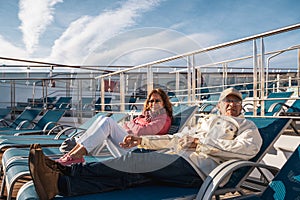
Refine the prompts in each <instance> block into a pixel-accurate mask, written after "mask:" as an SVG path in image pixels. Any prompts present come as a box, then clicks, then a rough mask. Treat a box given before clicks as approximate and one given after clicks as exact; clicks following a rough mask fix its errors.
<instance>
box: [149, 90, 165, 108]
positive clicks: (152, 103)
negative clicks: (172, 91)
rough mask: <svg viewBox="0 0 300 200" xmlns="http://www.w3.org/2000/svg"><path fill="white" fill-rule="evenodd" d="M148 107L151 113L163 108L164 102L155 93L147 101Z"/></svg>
mask: <svg viewBox="0 0 300 200" xmlns="http://www.w3.org/2000/svg"><path fill="white" fill-rule="evenodd" d="M148 104H149V107H150V109H151V110H152V111H155V110H158V109H160V108H163V107H164V106H165V105H164V101H163V100H162V98H161V96H160V95H159V94H157V93H153V94H152V95H151V97H150V99H149V101H148Z"/></svg>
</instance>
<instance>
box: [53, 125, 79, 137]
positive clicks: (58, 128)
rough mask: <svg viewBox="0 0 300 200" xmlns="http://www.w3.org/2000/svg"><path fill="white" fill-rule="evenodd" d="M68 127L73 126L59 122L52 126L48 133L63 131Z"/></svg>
mask: <svg viewBox="0 0 300 200" xmlns="http://www.w3.org/2000/svg"><path fill="white" fill-rule="evenodd" d="M68 128H73V126H70V125H66V124H58V125H56V126H54V127H53V128H51V129H50V130H49V131H48V133H47V135H54V134H57V132H60V131H63V130H65V129H68Z"/></svg>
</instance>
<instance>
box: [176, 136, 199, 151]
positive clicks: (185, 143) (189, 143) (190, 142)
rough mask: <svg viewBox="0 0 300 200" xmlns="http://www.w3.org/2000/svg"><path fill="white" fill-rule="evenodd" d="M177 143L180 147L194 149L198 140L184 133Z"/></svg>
mask: <svg viewBox="0 0 300 200" xmlns="http://www.w3.org/2000/svg"><path fill="white" fill-rule="evenodd" d="M178 143H179V145H180V146H181V148H182V149H196V147H197V145H198V143H199V140H198V138H194V137H192V136H189V135H185V136H183V137H182V138H180V139H179V140H178Z"/></svg>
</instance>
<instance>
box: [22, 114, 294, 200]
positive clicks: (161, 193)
mask: <svg viewBox="0 0 300 200" xmlns="http://www.w3.org/2000/svg"><path fill="white" fill-rule="evenodd" d="M251 120H253V121H254V123H255V124H257V126H258V128H259V131H260V133H261V135H262V137H263V146H262V148H261V150H260V152H259V153H258V155H257V156H256V157H255V158H253V159H252V160H253V161H254V162H256V161H259V160H260V159H261V158H262V157H263V156H264V155H265V153H266V152H267V151H268V149H269V148H270V147H271V146H272V144H273V143H274V142H275V141H276V139H277V138H278V137H279V136H280V134H281V133H282V132H283V130H284V129H285V128H286V127H287V126H288V124H289V122H290V120H289V119H276V118H251ZM228 162H230V163H231V162H233V161H228ZM249 173H250V170H249V169H247V170H246V171H239V173H234V174H233V175H232V178H231V179H230V181H229V182H228V183H229V185H228V186H230V187H231V184H232V185H233V184H235V186H234V188H236V187H237V186H238V187H239V186H240V185H239V184H240V181H242V180H244V177H245V176H246V174H249ZM208 180H210V179H209V178H208ZM24 188H26V192H25V191H24V190H23V189H24ZM24 188H23V189H20V191H19V194H18V196H19V197H20V198H19V199H22V200H23V199H29V198H33V199H34V198H37V196H36V193H35V192H34V187H33V186H32V183H28V185H26V186H24ZM201 189H202V187H201ZM197 192H199V188H179V187H171V186H166V185H157V186H141V187H135V188H130V189H126V190H118V191H113V192H106V193H100V194H92V195H84V196H77V197H57V199H60V198H62V199H72V200H77V199H88V198H91V199H120V198H124V199H132V198H138V199H139V198H142V199H151V200H152V199H168V198H169V199H175V198H188V199H193V198H195V197H196V194H197ZM199 193H200V192H199Z"/></svg>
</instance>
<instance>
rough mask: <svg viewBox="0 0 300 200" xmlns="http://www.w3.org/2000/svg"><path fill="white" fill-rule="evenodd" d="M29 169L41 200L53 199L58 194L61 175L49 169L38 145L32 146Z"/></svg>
mask: <svg viewBox="0 0 300 200" xmlns="http://www.w3.org/2000/svg"><path fill="white" fill-rule="evenodd" d="M29 169H30V173H31V176H32V179H33V183H34V186H35V189H36V192H37V194H38V195H39V197H40V199H41V200H46V199H52V198H54V197H55V195H57V194H58V188H57V181H58V177H59V173H58V172H56V171H55V170H52V169H51V168H49V167H48V166H47V165H46V163H45V156H44V154H43V151H42V149H41V148H38V146H37V145H35V146H34V145H33V146H31V149H30V153H29Z"/></svg>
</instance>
